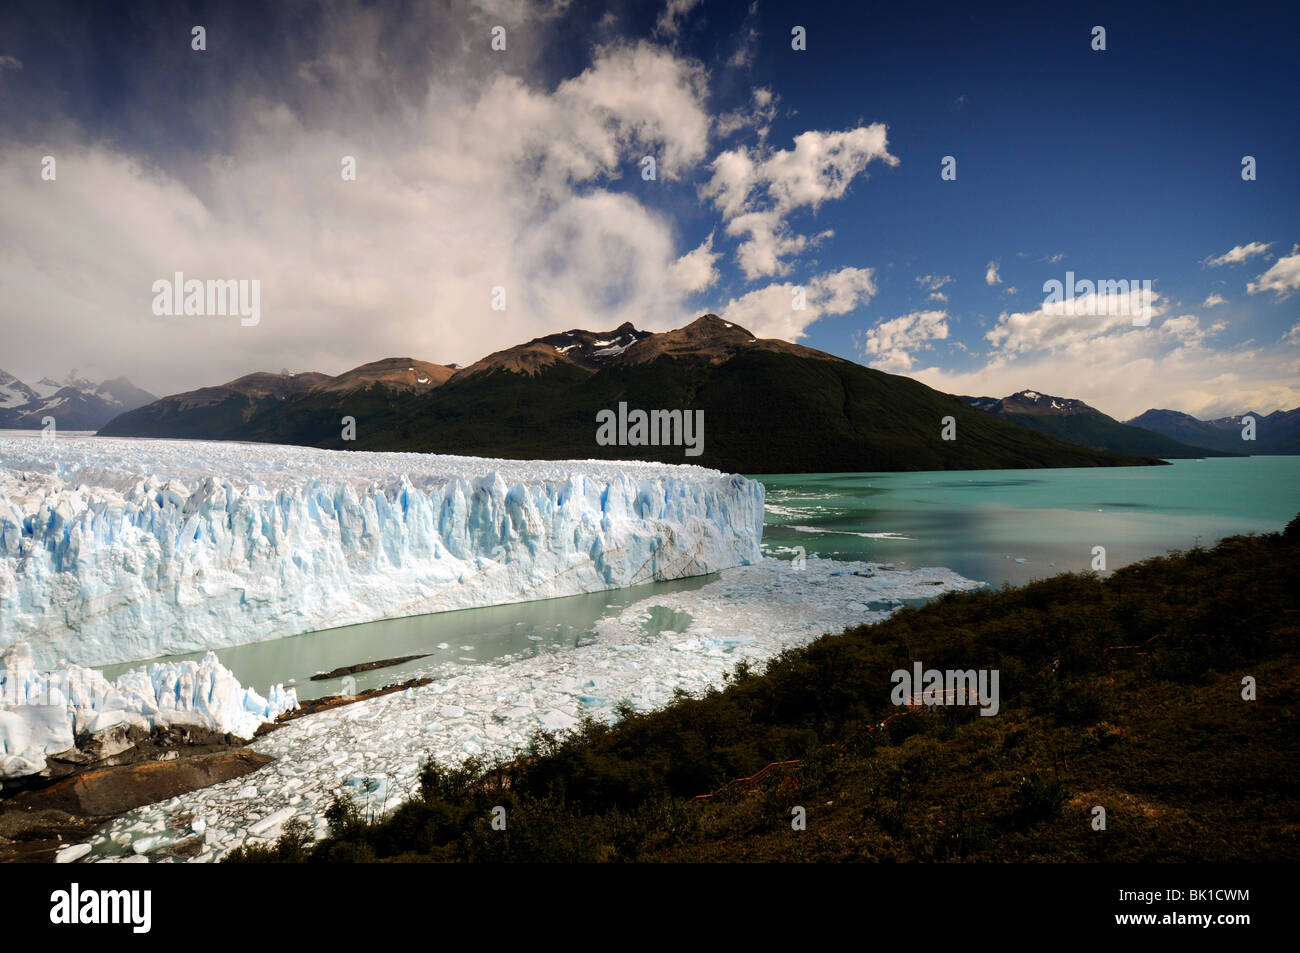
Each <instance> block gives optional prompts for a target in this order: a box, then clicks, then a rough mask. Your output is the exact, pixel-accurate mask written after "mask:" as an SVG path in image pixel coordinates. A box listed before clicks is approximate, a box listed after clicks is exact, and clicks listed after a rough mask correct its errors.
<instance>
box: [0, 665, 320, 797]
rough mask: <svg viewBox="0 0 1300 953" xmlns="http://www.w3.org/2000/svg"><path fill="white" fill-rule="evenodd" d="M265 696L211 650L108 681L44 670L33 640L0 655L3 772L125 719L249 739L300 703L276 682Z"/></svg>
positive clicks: (18, 772)
mask: <svg viewBox="0 0 1300 953" xmlns="http://www.w3.org/2000/svg"><path fill="white" fill-rule="evenodd" d="M269 694H270V698H269V699H266V698H263V697H262V696H261V695H259V694H258V693H257V692H255V691H253V690H252V689H245V688H243V687H242V686H241V685H240V684H239V681H238V680H237V679H236V678H235V677H234V675H232V674H231V673H230V670H229V669H227V668H226V667H225V666H223V665H222V664H221V663H220V662H219V661H217V657H216V656H215V655H214V654H212V653H211V652H209V653H208V654H207V655H205V656H204V658H203V660H202V661H199V662H192V661H191V662H160V663H154V664H153V665H150V666H148V667H147V668H146V667H141V668H138V669H132V670H131V671H129V672H127V673H125V674H124V675H122V676H121V677H119V678H118V679H117V681H116V682H110V681H108V679H106V678H104V676H103V675H102V674H101V673H99V672H97V671H95V670H94V669H88V668H82V667H81V666H79V665H70V666H68V667H66V668H64V669H61V670H59V671H56V672H48V673H47V672H41V671H39V670H37V668H36V667H35V665H34V664H33V661H32V653H31V651H30V649H29V647H28V645H27V644H26V643H24V642H20V643H18V644H17V645H14V646H11V647H10V648H9V649H8V650H7V651H6V652H5V653H4V654H3V655H0V703H3V704H4V705H7V706H10V707H9V708H8V709H7V710H3V711H0V778H13V777H21V776H23V775H27V774H35V773H36V772H38V771H41V770H43V769H44V768H45V756H46V755H48V754H57V753H59V752H62V751H67V750H69V749H71V748H72V747H73V746H74V744H75V736H76V735H77V734H79V733H81V732H85V731H89V732H91V733H94V732H99V731H103V730H105V729H107V728H111V727H113V726H115V725H119V724H122V723H123V722H126V723H129V724H134V725H138V726H140V727H143V728H153V727H165V726H168V725H196V726H200V727H205V728H210V729H212V730H214V731H218V732H229V733H230V734H234V735H237V736H239V737H241V738H251V737H252V736H253V733H254V732H256V731H257V728H258V726H259V725H261V724H262V723H263V722H266V721H272V720H274V719H275V718H277V717H279V716H280V715H281V714H283V713H284V712H286V711H290V710H292V709H294V708H297V707H298V697H297V694H296V693H295V692H294V690H293V689H289V690H287V691H286V690H285V689H283V688H282V687H281V686H279V685H277V686H275V687H274V688H272V689H271V691H270V693H269Z"/></svg>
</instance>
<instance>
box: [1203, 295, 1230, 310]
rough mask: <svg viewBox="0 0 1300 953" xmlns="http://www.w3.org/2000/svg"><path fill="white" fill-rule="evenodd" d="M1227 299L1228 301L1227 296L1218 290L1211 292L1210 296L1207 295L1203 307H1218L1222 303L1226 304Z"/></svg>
mask: <svg viewBox="0 0 1300 953" xmlns="http://www.w3.org/2000/svg"><path fill="white" fill-rule="evenodd" d="M1227 301H1228V299H1227V298H1225V297H1224V296H1223V295H1221V294H1219V293H1218V292H1217V291H1216V292H1213V293H1211V294H1210V295H1209V296H1208V297H1206V299H1205V301H1204V302H1202V307H1206V308H1217V307H1218V306H1219V305H1221V304H1226V303H1227Z"/></svg>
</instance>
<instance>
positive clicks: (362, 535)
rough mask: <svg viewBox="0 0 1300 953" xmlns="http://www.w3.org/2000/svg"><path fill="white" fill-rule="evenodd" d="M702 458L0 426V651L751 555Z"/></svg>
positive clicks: (541, 588) (114, 648)
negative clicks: (307, 443) (590, 457)
mask: <svg viewBox="0 0 1300 953" xmlns="http://www.w3.org/2000/svg"><path fill="white" fill-rule="evenodd" d="M763 498H764V489H763V485H762V484H761V483H758V482H756V481H752V480H747V479H746V478H744V477H743V476H737V475H727V474H723V473H720V472H718V471H716V470H709V469H704V468H701V467H695V466H687V465H673V464H653V463H640V462H627V461H618V462H605V461H511V460H488V459H481V458H475V457H454V456H438V455H432V454H419V453H372V452H362V451H332V450H317V449H313V448H309V447H288V446H279V445H274V444H247V443H223V442H213V441H197V440H143V439H130V438H122V439H113V438H101V437H90V436H59V437H58V438H56V439H53V440H42V439H40V436H39V435H38V434H35V433H33V434H31V435H25V434H17V433H12V432H11V433H7V434H0V650H3V649H4V648H5V647H6V646H10V645H13V644H15V643H17V642H20V641H22V642H27V643H29V645H30V647H31V653H32V657H33V659H34V661H35V664H37V665H40V666H44V667H47V668H49V667H56V666H58V665H60V664H62V661H61V660H73V661H75V662H77V663H78V664H81V665H106V664H111V663H116V662H129V661H135V660H138V659H148V658H157V657H159V656H164V655H171V654H178V653H184V652H195V651H202V650H205V649H209V648H220V647H225V646H230V645H239V644H243V643H247V642H254V641H259V640H264V639H271V638H280V637H283V636H287V635H294V634H297V633H301V632H308V631H315V630H319V629H326V628H333V627H336V626H342V625H350V624H354V623H359V622H370V621H374V620H376V619H381V618H392V617H398V616H409V615H420V614H424V613H430V612H439V611H443V610H448V609H463V608H472V607H477V606H485V605H497V604H501V603H508V602H521V601H527V600H532V599H544V598H550V597H554V596H566V595H575V594H578V593H583V592H593V591H597V590H602V589H612V588H621V587H625V586H634V585H638V584H640V583H646V582H652V581H662V580H669V579H677V578H681V577H685V576H692V575H701V574H706V573H712V572H716V571H718V570H721V569H725V568H729V567H733V566H742V565H749V564H752V563H756V562H758V561H759V560H760V559H761V558H762V557H761V552H760V544H761V540H762V531H763V502H764V499H763Z"/></svg>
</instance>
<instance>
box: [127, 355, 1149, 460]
mask: <svg viewBox="0 0 1300 953" xmlns="http://www.w3.org/2000/svg"><path fill="white" fill-rule="evenodd" d="M620 401H625V402H626V403H627V404H628V407H629V408H630V409H638V408H639V409H642V410H650V409H662V410H671V409H688V408H689V409H690V410H692V411H703V412H704V442H703V448H704V452H703V454H702V455H701V456H698V457H687V456H685V454H684V452H683V447H682V446H680V445H677V446H657V447H656V446H600V445H598V444H597V443H596V429H597V428H596V414H597V413H598V412H599V411H601V410H604V409H610V410H615V409H617V407H618V405H619V402H620ZM344 416H349V417H352V418H354V419H355V421H356V434H355V436H356V439H355V440H344V439H343V427H342V423H341V421H342V418H343V417H344ZM946 417H952V418H953V419H954V421H955V425H956V439H953V440H944V439H942V430H943V421H944V418H946ZM101 433H103V434H105V435H109V436H112V435H118V436H164V437H196V438H209V439H221V440H251V441H265V442H273V443H292V444H302V445H306V446H318V447H324V448H327V449H337V450H344V449H352V450H399V451H400V450H407V451H421V452H430V453H449V454H466V455H470V456H486V457H508V458H513V459H524V460H532V459H542V460H558V459H580V460H585V459H593V458H594V459H609V460H628V459H638V460H656V461H661V462H665V463H694V464H698V465H700V466H706V467H714V468H716V469H720V470H724V471H727V472H735V473H806V472H821V473H829V472H871V471H884V470H977V469H1017V468H1031V467H1091V466H1125V465H1145V464H1159V463H1162V462H1163V461H1161V460H1158V459H1155V458H1153V457H1148V456H1139V455H1120V454H1115V453H1109V452H1106V451H1099V450H1094V449H1088V448H1086V447H1081V446H1078V445H1076V444H1071V443H1066V442H1064V441H1061V440H1057V439H1055V438H1053V437H1050V436H1047V435H1044V434H1039V433H1037V432H1035V431H1033V430H1029V429H1026V428H1024V427H1021V426H1017V425H1015V424H1011V423H1008V422H1007V421H1004V420H1001V419H999V418H997V417H995V416H993V415H991V414H986V413H983V412H982V411H978V410H975V409H973V408H971V407H969V406H967V405H966V404H965V403H964V402H962V401H961V400H959V399H958V398H956V397H952V396H950V395H948V394H942V393H939V392H938V391H935V390H932V389H930V388H929V387H926V386H925V385H924V384H921V383H920V382H918V381H914V380H912V379H910V378H907V377H900V376H897V375H894V374H886V373H883V372H881V371H876V370H872V369H871V368H867V367H862V366H861V365H859V364H854V363H852V362H850V361H841V360H832V359H818V358H813V357H806V356H799V355H795V354H786V353H780V352H776V351H770V350H761V349H753V350H746V351H741V352H740V353H738V354H736V355H735V356H733V357H731V358H730V359H729V360H726V361H723V362H721V363H711V362H710V361H709V360H707V359H705V358H702V357H694V356H689V355H688V356H667V355H665V356H661V357H658V358H656V359H655V360H652V361H648V362H644V363H636V364H613V365H610V366H607V367H604V368H602V369H600V370H598V371H592V370H590V369H587V368H583V367H580V366H578V365H576V364H572V363H556V364H552V365H549V366H546V367H544V368H542V369H541V370H539V371H538V372H537V373H535V374H524V373H516V372H514V371H510V370H502V369H497V370H490V371H486V372H483V373H479V374H474V375H470V376H468V377H466V378H464V379H461V378H458V377H453V378H452V379H451V380H450V381H448V382H447V383H446V384H444V385H442V386H440V387H437V388H435V389H433V390H432V391H428V392H422V393H399V392H396V391H393V390H390V389H388V388H385V387H383V386H382V385H379V384H376V385H374V386H372V387H370V388H369V389H367V390H362V391H355V392H352V393H350V394H346V395H340V394H336V393H316V392H308V393H302V394H299V395H296V396H292V397H289V398H286V399H280V398H278V397H267V398H264V399H260V400H255V399H253V398H249V397H246V396H243V395H236V396H232V397H231V398H229V399H228V400H227V401H225V402H222V403H217V404H212V405H209V406H204V407H195V408H190V409H185V410H181V409H178V408H176V407H174V406H172V405H171V404H168V403H167V402H166V401H160V402H159V403H158V404H151V405H149V406H148V407H143V408H140V409H139V410H135V411H132V412H131V413H129V414H123V415H122V416H121V417H119V418H117V419H116V420H114V421H113V422H112V423H111V424H110V425H109V426H107V427H105V428H104V430H103V431H101Z"/></svg>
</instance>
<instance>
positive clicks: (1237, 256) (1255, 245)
mask: <svg viewBox="0 0 1300 953" xmlns="http://www.w3.org/2000/svg"><path fill="white" fill-rule="evenodd" d="M1272 247H1273V244H1272V242H1270V243H1269V244H1267V245H1265V244H1264V243H1263V242H1251V243H1250V244H1249V245H1234V246H1233V247H1232V248H1230V249H1228V250H1227V251H1226V252H1224V253H1223V254H1222V255H1219V256H1218V257H1217V258H1216V257H1210V258H1206V259H1205V262H1204V263H1205V264H1207V265H1209V266H1210V267H1211V268H1217V267H1219V266H1220V265H1236V264H1240V263H1241V262H1243V261H1245V260H1246V259H1247V258H1252V257H1254V256H1255V255H1262V254H1264V252H1266V251H1268V250H1269V249H1270V248H1272Z"/></svg>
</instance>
